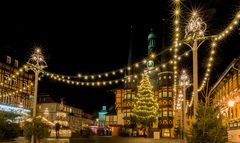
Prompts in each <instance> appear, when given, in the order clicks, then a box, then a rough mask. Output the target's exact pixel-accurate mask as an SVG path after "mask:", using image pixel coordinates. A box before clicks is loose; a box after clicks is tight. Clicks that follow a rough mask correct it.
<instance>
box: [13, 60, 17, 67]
mask: <svg viewBox="0 0 240 143" xmlns="http://www.w3.org/2000/svg"><path fill="white" fill-rule="evenodd" d="M14 67H16V68H18V60H14Z"/></svg>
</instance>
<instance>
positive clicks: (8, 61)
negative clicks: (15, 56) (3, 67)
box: [7, 56, 11, 64]
mask: <svg viewBox="0 0 240 143" xmlns="http://www.w3.org/2000/svg"><path fill="white" fill-rule="evenodd" d="M7 63H8V64H11V57H10V56H7Z"/></svg>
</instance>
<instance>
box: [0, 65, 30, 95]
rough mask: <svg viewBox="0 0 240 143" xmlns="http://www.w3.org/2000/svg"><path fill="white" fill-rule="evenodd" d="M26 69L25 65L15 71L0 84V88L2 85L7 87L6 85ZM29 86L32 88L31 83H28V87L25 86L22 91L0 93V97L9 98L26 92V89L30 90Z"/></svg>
mask: <svg viewBox="0 0 240 143" xmlns="http://www.w3.org/2000/svg"><path fill="white" fill-rule="evenodd" d="M27 68H28V66H27V65H24V66H23V67H21V68H19V69H18V70H16V72H15V73H14V74H12V75H11V76H9V77H8V78H6V79H4V80H3V81H2V82H0V86H4V85H7V86H8V83H9V82H10V81H12V80H13V79H16V78H17V77H18V76H20V75H21V74H22V73H23V72H24V71H25V69H27ZM31 86H33V83H32V82H30V85H27V86H26V87H23V88H22V89H16V90H13V91H10V92H5V93H1V94H0V97H5V96H11V95H14V94H17V93H19V92H24V91H25V90H28V88H30V87H31Z"/></svg>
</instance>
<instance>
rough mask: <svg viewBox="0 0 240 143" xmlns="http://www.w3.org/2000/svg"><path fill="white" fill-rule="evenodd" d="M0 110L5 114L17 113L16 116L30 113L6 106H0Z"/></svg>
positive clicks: (26, 110) (27, 110) (22, 109)
mask: <svg viewBox="0 0 240 143" xmlns="http://www.w3.org/2000/svg"><path fill="white" fill-rule="evenodd" d="M0 110H1V111H6V112H13V113H17V114H30V112H31V111H30V110H29V109H24V108H19V107H14V106H8V105H2V104H0Z"/></svg>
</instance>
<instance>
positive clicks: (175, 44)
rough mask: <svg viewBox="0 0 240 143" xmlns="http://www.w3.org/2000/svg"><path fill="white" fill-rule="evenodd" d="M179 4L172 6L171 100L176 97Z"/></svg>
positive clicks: (178, 1)
mask: <svg viewBox="0 0 240 143" xmlns="http://www.w3.org/2000/svg"><path fill="white" fill-rule="evenodd" d="M180 3H181V1H180V0H174V6H175V9H174V36H173V37H174V42H173V47H174V48H173V53H174V54H173V60H172V63H173V98H175V97H176V95H177V75H178V72H177V63H178V60H180V59H178V47H179V46H180V45H181V44H180V43H179V39H180V38H179V37H180V24H179V23H180V13H181V7H180ZM173 100H174V105H173V106H174V107H175V104H176V101H175V99H173Z"/></svg>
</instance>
